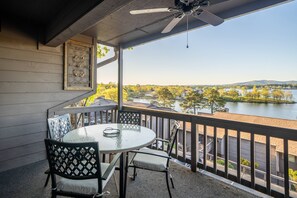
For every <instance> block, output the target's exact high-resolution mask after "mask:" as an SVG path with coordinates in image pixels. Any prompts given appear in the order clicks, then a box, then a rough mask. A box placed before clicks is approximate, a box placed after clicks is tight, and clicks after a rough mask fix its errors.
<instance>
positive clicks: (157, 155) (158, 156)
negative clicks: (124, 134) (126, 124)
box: [129, 121, 180, 197]
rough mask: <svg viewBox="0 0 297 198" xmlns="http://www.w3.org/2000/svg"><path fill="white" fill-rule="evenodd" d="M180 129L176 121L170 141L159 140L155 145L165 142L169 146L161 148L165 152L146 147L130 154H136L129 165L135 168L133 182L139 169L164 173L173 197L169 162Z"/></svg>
mask: <svg viewBox="0 0 297 198" xmlns="http://www.w3.org/2000/svg"><path fill="white" fill-rule="evenodd" d="M179 128H180V125H179V123H178V122H177V121H175V123H174V125H173V127H172V129H171V134H170V137H169V140H164V139H159V138H157V139H156V144H155V145H158V142H159V141H161V142H163V144H167V146H166V147H165V146H162V147H161V148H162V149H163V150H155V149H150V148H146V147H145V148H142V149H140V150H138V151H130V153H135V155H134V156H133V158H132V160H131V162H130V163H129V167H133V168H134V172H133V177H132V180H135V177H136V169H137V168H138V169H146V170H151V171H157V172H163V173H165V175H166V184H167V189H168V192H169V196H170V197H171V192H170V187H169V182H168V177H170V181H171V185H172V188H174V184H173V178H172V175H171V174H170V172H169V162H170V158H171V157H170V156H171V153H172V149H173V146H174V143H175V142H176V138H177V133H178V130H179ZM163 144H162V145H163ZM158 148H159V147H158V146H157V149H158ZM165 148H166V149H165Z"/></svg>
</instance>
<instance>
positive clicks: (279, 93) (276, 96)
mask: <svg viewBox="0 0 297 198" xmlns="http://www.w3.org/2000/svg"><path fill="white" fill-rule="evenodd" d="M272 97H273V99H274V100H282V98H283V97H284V92H283V91H282V90H280V89H275V90H273V91H272Z"/></svg>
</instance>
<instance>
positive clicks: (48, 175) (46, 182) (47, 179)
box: [44, 174, 51, 187]
mask: <svg viewBox="0 0 297 198" xmlns="http://www.w3.org/2000/svg"><path fill="white" fill-rule="evenodd" d="M50 176H51V175H50V174H47V178H46V181H45V184H44V187H46V186H47V184H48V181H49V178H50Z"/></svg>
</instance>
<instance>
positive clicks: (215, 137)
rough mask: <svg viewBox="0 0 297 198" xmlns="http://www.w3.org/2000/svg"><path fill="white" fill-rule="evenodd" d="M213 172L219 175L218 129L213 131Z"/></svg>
mask: <svg viewBox="0 0 297 198" xmlns="http://www.w3.org/2000/svg"><path fill="white" fill-rule="evenodd" d="M213 156H214V158H213V170H214V173H215V174H217V127H214V129H213Z"/></svg>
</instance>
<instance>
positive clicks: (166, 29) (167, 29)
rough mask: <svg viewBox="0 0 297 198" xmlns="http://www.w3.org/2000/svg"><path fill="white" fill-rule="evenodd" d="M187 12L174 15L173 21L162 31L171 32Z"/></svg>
mask: <svg viewBox="0 0 297 198" xmlns="http://www.w3.org/2000/svg"><path fill="white" fill-rule="evenodd" d="M184 16H185V14H184V13H182V14H180V15H178V16H176V17H174V18H173V19H172V21H170V23H169V24H168V25H167V26H166V27H165V28H164V30H163V31H162V32H161V33H163V34H164V33H168V32H170V31H171V30H172V29H173V28H174V27H175V26H176V25H177V24H178V22H180V20H182V19H183V18H184Z"/></svg>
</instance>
